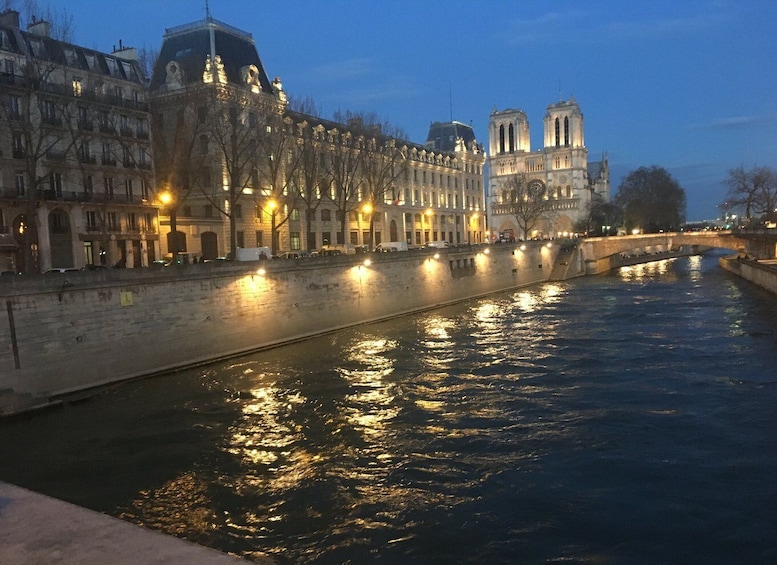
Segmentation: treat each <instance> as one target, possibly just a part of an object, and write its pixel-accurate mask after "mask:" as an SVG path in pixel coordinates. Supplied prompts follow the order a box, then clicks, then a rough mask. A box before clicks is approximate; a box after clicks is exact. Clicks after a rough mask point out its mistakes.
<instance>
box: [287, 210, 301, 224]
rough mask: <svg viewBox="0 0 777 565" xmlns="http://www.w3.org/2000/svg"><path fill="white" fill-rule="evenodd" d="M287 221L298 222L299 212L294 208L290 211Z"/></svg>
mask: <svg viewBox="0 0 777 565" xmlns="http://www.w3.org/2000/svg"><path fill="white" fill-rule="evenodd" d="M289 219H291V220H293V221H299V210H298V209H297V208H294V209H293V210H292V211H291V215H290V216H289Z"/></svg>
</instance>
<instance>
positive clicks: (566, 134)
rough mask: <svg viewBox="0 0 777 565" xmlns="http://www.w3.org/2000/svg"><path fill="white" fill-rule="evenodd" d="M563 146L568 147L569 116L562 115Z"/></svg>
mask: <svg viewBox="0 0 777 565" xmlns="http://www.w3.org/2000/svg"><path fill="white" fill-rule="evenodd" d="M564 147H569V116H565V117H564Z"/></svg>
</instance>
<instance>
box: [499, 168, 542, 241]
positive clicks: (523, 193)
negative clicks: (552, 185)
mask: <svg viewBox="0 0 777 565" xmlns="http://www.w3.org/2000/svg"><path fill="white" fill-rule="evenodd" d="M500 190H501V191H502V202H503V204H506V205H508V207H509V213H510V214H512V215H513V216H514V217H515V221H516V223H517V224H518V229H519V231H520V232H521V233H522V234H523V236H522V237H523V238H524V239H525V238H528V237H529V235H530V234H531V232H532V230H533V229H534V227H535V226H536V225H537V222H538V221H539V220H540V219H541V218H542V217H543V216H544V215H545V214H546V213H547V211H548V209H549V205H548V200H547V198H546V195H547V188H546V187H545V185H544V184H543V183H542V182H541V181H538V180H531V181H530V180H528V178H527V176H526V175H524V174H516V175H513V176H511V177H509V178H508V179H507V180H505V182H504V183H503V184H502V186H501V187H500Z"/></svg>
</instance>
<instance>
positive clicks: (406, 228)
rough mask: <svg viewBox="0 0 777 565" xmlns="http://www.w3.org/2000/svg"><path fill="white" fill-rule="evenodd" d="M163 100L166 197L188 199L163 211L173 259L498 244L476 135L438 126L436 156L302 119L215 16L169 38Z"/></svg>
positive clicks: (239, 34)
mask: <svg viewBox="0 0 777 565" xmlns="http://www.w3.org/2000/svg"><path fill="white" fill-rule="evenodd" d="M150 96H151V101H152V107H153V113H154V120H153V121H154V131H155V136H154V142H155V144H154V147H155V150H154V154H155V159H156V162H157V164H158V165H157V173H158V179H159V184H160V190H169V191H170V192H171V193H172V197H173V199H174V200H175V202H174V203H172V204H169V205H167V206H166V207H163V208H162V210H161V212H162V213H163V214H164V217H163V219H162V223H163V225H164V226H165V227H167V226H169V228H168V229H169V231H170V232H171V235H170V236H168V237H166V238H163V247H164V250H165V251H166V252H170V250H171V249H172V247H173V246H174V247H175V250H176V252H186V253H188V254H194V255H199V256H201V257H203V258H204V259H213V258H215V257H218V256H221V255H226V254H227V253H230V252H232V251H234V248H237V247H264V246H268V247H271V248H272V250H273V252H276V253H278V252H281V251H297V250H314V249H320V248H322V247H323V246H327V245H343V246H345V247H348V246H349V245H352V246H370V245H372V246H374V245H377V244H378V243H380V242H382V241H407V242H408V243H409V244H411V245H422V244H424V243H425V242H427V241H433V240H446V241H449V242H450V243H452V244H463V243H470V242H479V241H482V240H483V239H484V230H485V217H484V214H485V198H484V188H485V187H484V183H483V163H484V161H485V155H484V153H483V149H482V146H480V145H479V144H478V143H477V141H476V140H475V136H474V133H473V132H472V128H471V127H469V126H465V125H463V124H459V123H458V122H452V123H450V124H432V127H431V128H430V134H429V140H428V141H427V143H426V144H425V145H422V144H416V143H411V142H409V141H406V140H403V139H398V138H394V137H392V136H390V135H387V134H386V133H384V132H383V131H381V127H380V126H378V125H375V124H365V123H363V122H362V121H361V119H358V118H354V119H352V120H350V121H349V123H347V124H342V123H336V122H334V121H331V120H324V119H322V118H319V117H316V116H311V115H307V114H303V113H299V112H295V111H293V110H291V109H290V108H289V107H288V101H287V98H286V93H285V91H284V89H283V86H282V83H281V81H280V79H279V78H278V77H276V78H275V79H274V80H272V81H270V80H269V78H268V76H267V74H266V73H265V70H264V67H263V65H262V62H261V60H260V58H259V55H258V53H257V51H256V47H255V44H254V40H253V38H252V36H251V34H249V33H246V32H244V31H241V30H239V29H236V28H234V27H232V26H230V25H228V24H225V23H223V22H220V21H218V20H216V19H214V18H212V17H210V16H207V17H206V18H205V19H204V20H201V21H199V22H194V23H192V24H186V25H182V26H178V27H175V28H171V29H168V30H167V31H166V33H165V36H164V38H163V44H162V48H161V50H160V56H159V59H158V61H157V64H156V67H155V70H154V74H153V78H152V81H151V91H150ZM451 127H452V128H453V129H452V130H451ZM443 130H444V131H443ZM443 134H444V135H443ZM443 137H444V139H443Z"/></svg>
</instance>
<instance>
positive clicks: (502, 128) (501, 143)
mask: <svg viewBox="0 0 777 565" xmlns="http://www.w3.org/2000/svg"><path fill="white" fill-rule="evenodd" d="M499 152H500V153H504V152H505V126H504V124H502V125H500V126H499Z"/></svg>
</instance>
